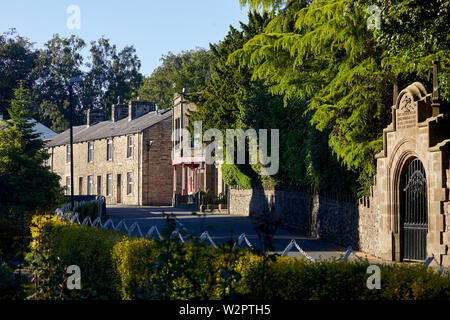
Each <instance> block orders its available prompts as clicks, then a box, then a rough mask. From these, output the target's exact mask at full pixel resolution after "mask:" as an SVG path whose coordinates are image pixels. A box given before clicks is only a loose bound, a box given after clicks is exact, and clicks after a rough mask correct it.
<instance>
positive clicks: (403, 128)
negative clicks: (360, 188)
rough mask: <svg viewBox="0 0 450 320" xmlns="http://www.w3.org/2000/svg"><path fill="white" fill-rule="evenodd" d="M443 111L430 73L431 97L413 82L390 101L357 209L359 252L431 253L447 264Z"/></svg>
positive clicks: (447, 157)
mask: <svg viewBox="0 0 450 320" xmlns="http://www.w3.org/2000/svg"><path fill="white" fill-rule="evenodd" d="M435 73H436V70H435ZM394 95H396V94H394ZM445 108H446V107H444V106H442V105H440V103H439V96H438V91H437V76H436V74H435V79H434V88H433V92H432V93H427V91H426V90H425V87H424V86H423V85H422V84H421V83H419V82H415V83H413V84H411V85H410V86H408V87H407V88H405V89H404V90H402V91H401V92H400V94H398V97H397V98H396V99H395V103H394V106H393V107H392V123H391V124H390V125H389V126H388V127H387V128H386V129H384V130H383V150H382V151H381V152H380V153H379V154H378V155H377V157H376V158H377V174H376V179H375V184H374V186H373V187H372V190H371V196H370V197H367V198H364V199H362V200H361V204H360V206H359V234H360V248H361V250H363V251H366V252H369V253H371V254H374V255H376V256H379V257H381V258H385V259H387V260H394V261H423V260H425V258H426V257H430V256H432V255H434V256H435V257H436V259H437V260H438V261H439V263H441V264H442V265H444V266H450V254H449V246H450V202H449V190H450V165H449V162H450V120H449V117H448V114H449V112H448V110H445Z"/></svg>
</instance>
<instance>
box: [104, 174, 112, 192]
mask: <svg viewBox="0 0 450 320" xmlns="http://www.w3.org/2000/svg"><path fill="white" fill-rule="evenodd" d="M112 186H113V176H112V173H108V174H107V175H106V195H107V196H112Z"/></svg>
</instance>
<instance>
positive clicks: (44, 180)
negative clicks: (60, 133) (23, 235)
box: [0, 83, 62, 215]
mask: <svg viewBox="0 0 450 320" xmlns="http://www.w3.org/2000/svg"><path fill="white" fill-rule="evenodd" d="M32 105H33V101H32V98H31V94H30V91H29V90H28V89H26V88H24V85H23V83H20V86H19V87H18V88H17V89H15V90H14V98H13V99H12V100H11V105H10V108H8V113H9V116H10V120H9V121H7V123H6V127H5V128H3V130H0V177H1V178H0V180H1V181H2V183H3V185H4V186H6V187H4V188H2V189H1V191H0V199H2V203H1V205H2V206H3V207H6V208H9V210H10V211H11V212H13V213H17V214H19V215H21V214H23V212H24V211H35V210H48V209H50V208H52V207H53V206H54V205H55V204H56V203H57V202H58V201H59V200H60V199H61V197H62V188H61V187H60V184H59V179H60V178H59V176H58V175H56V174H54V173H52V172H50V170H49V168H48V167H45V166H44V165H43V164H44V160H45V159H47V158H48V155H47V154H46V153H45V152H44V151H43V149H42V146H43V142H42V140H40V138H39V136H38V134H37V133H35V132H34V131H33V129H32V127H33V123H32V122H31V120H32V118H31V112H30V109H31V108H32Z"/></svg>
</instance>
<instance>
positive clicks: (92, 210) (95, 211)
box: [75, 201, 100, 221]
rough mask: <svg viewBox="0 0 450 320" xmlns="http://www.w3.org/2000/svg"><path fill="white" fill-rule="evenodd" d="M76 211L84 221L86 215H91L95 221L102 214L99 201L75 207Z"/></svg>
mask: <svg viewBox="0 0 450 320" xmlns="http://www.w3.org/2000/svg"><path fill="white" fill-rule="evenodd" d="M75 212H77V213H78V215H79V219H80V221H83V220H84V219H85V218H86V217H90V218H91V220H92V221H94V219H96V218H98V217H99V216H100V215H99V207H98V202H96V201H92V202H86V203H83V204H82V205H80V206H78V207H76V208H75Z"/></svg>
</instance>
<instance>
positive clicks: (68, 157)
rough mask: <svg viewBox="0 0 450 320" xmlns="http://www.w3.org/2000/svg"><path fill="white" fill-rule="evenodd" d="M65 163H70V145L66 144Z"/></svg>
mask: <svg viewBox="0 0 450 320" xmlns="http://www.w3.org/2000/svg"><path fill="white" fill-rule="evenodd" d="M66 163H70V145H68V146H66Z"/></svg>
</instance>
